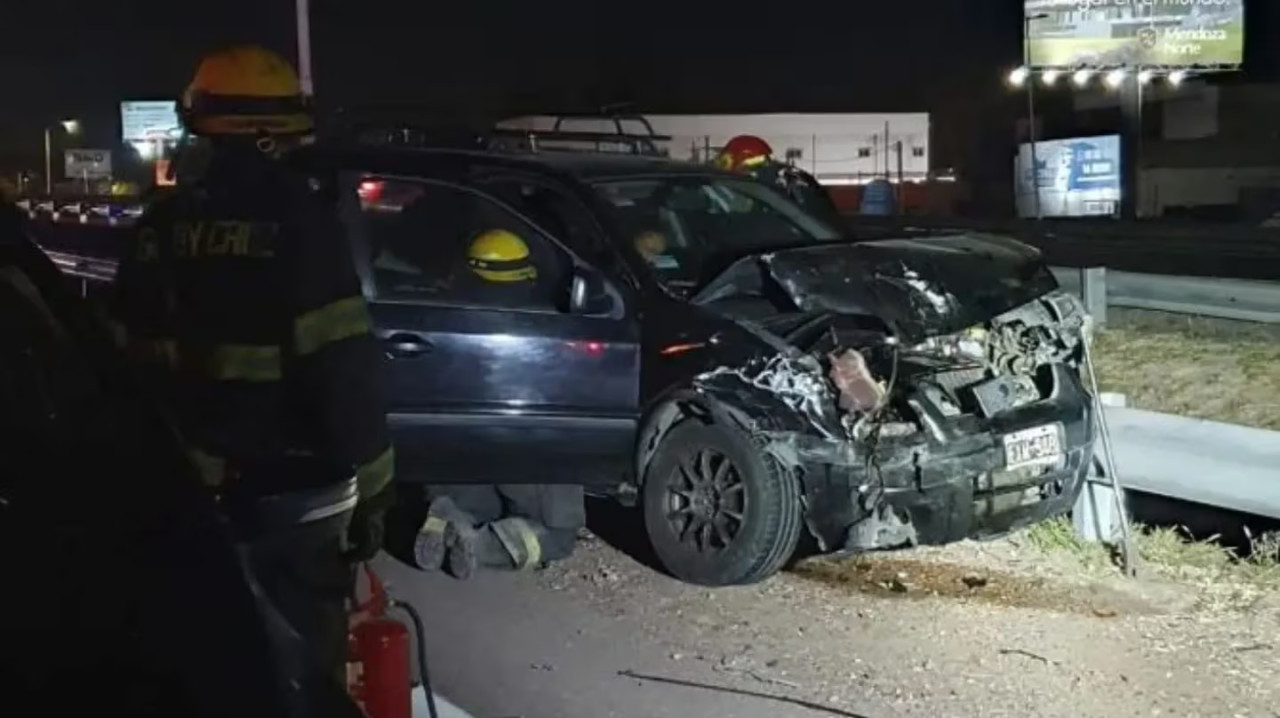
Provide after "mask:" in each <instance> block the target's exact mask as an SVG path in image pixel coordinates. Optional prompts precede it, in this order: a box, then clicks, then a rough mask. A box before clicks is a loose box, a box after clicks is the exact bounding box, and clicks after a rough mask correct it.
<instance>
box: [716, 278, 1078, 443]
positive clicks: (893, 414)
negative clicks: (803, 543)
mask: <svg viewBox="0 0 1280 718" xmlns="http://www.w3.org/2000/svg"><path fill="white" fill-rule="evenodd" d="M1086 321H1087V315H1086V314H1085V312H1084V308H1083V306H1082V305H1081V304H1080V301H1079V300H1078V299H1076V298H1075V297H1073V296H1072V295H1070V294H1068V293H1065V292H1061V291H1058V292H1052V293H1050V294H1047V295H1045V296H1043V297H1041V298H1039V299H1037V300H1035V301H1033V302H1030V303H1028V304H1025V305H1023V306H1021V307H1018V308H1016V309H1013V310H1011V311H1009V312H1006V313H1004V314H1001V315H1000V316H997V317H996V318H994V319H992V320H991V321H989V322H986V323H984V324H982V325H978V326H974V327H970V328H968V329H966V330H964V331H961V332H957V333H954V334H948V335H944V336H938V337H932V338H930V339H927V340H925V341H923V342H920V343H918V344H915V345H911V346H904V345H900V344H899V343H898V342H897V341H896V339H895V338H894V337H892V336H887V335H885V334H884V333H880V332H875V331H868V330H867V329H866V328H865V327H852V328H843V327H842V326H841V324H840V322H839V318H836V319H833V321H832V323H831V325H830V326H829V327H828V329H827V330H826V331H824V332H822V333H821V334H820V335H818V336H817V337H816V338H814V339H813V340H812V341H811V342H810V343H809V344H808V346H805V347H804V349H805V350H806V352H807V353H806V354H804V355H801V356H799V357H790V358H787V357H781V356H780V357H775V358H774V359H772V360H770V361H769V362H767V363H766V364H765V365H764V366H763V367H760V366H757V367H756V368H755V369H754V370H751V369H750V368H734V369H730V368H721V369H719V370H717V371H715V372H712V373H710V374H706V375H703V377H701V379H702V380H703V381H706V380H710V379H711V378H712V377H715V376H720V375H724V374H731V375H736V376H737V377H739V378H740V379H742V380H743V381H745V382H748V383H750V384H751V385H753V386H755V387H757V388H762V389H766V390H768V391H770V392H771V393H773V394H775V395H777V396H779V397H780V398H782V399H783V401H785V402H786V403H787V404H788V405H789V406H791V407H792V408H793V409H794V410H795V411H797V412H798V413H800V414H802V415H804V416H806V417H807V418H808V419H809V420H810V422H811V423H813V425H814V426H815V427H816V428H818V429H819V430H820V431H821V432H822V433H823V434H824V435H826V436H828V437H832V438H834V437H836V436H839V435H841V434H843V435H844V436H846V437H849V438H853V439H855V440H865V439H866V438H867V437H868V436H870V435H872V434H873V433H874V435H875V436H878V437H884V436H889V435H906V434H911V433H914V432H917V431H920V430H922V429H924V428H925V426H924V424H923V421H922V417H921V416H920V415H919V414H920V413H921V412H920V411H919V406H918V404H917V405H915V406H913V403H912V400H909V398H910V397H913V396H914V397H916V399H915V401H917V402H918V401H919V400H923V401H927V403H928V404H929V405H930V406H931V407H933V408H934V409H936V410H937V411H938V412H939V413H940V414H941V415H943V416H959V415H961V414H977V415H980V416H984V417H991V416H995V415H997V414H1000V413H1002V412H1005V411H1009V410H1011V409H1016V408H1018V407H1021V406H1025V405H1027V404H1030V403H1033V402H1036V401H1039V400H1041V399H1043V398H1047V397H1048V396H1050V395H1051V394H1052V392H1053V391H1054V386H1053V384H1054V373H1053V371H1051V367H1052V366H1053V365H1055V364H1060V363H1066V364H1068V365H1070V366H1073V367H1076V366H1078V364H1079V362H1080V361H1081V358H1082V342H1083V337H1084V329H1085V324H1086Z"/></svg>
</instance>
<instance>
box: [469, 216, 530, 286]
mask: <svg viewBox="0 0 1280 718" xmlns="http://www.w3.org/2000/svg"><path fill="white" fill-rule="evenodd" d="M467 265H468V266H469V267H471V271H473V272H475V273H476V274H477V275H479V276H480V277H482V278H484V279H487V280H489V281H490V282H523V281H526V280H531V279H537V278H538V269H537V267H534V266H533V262H532V261H530V259H529V245H527V244H525V242H524V240H523V239H521V238H520V236H519V235H517V234H515V233H514V232H508V231H507V230H505V229H491V230H488V231H486V232H483V233H481V234H480V235H478V236H477V237H476V238H475V239H473V240H471V246H470V247H468V248H467Z"/></svg>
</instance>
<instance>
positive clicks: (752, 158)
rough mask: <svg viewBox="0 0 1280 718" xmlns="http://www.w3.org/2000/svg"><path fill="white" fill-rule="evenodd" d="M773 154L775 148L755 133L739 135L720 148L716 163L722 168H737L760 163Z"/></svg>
mask: <svg viewBox="0 0 1280 718" xmlns="http://www.w3.org/2000/svg"><path fill="white" fill-rule="evenodd" d="M772 156H773V148H772V147H770V146H769V143H768V142H765V141H764V140H762V139H760V138H759V137H756V136H755V135H738V136H737V137H734V138H733V139H731V140H729V142H728V144H726V145H725V146H724V148H723V149H721V150H720V154H719V155H717V156H716V164H717V165H719V166H720V167H721V168H722V169H726V170H737V169H741V168H743V167H750V166H752V165H757V164H760V163H761V162H764V161H766V160H768V159H769V158H770V157H772Z"/></svg>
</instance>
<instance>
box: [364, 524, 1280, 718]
mask: <svg viewBox="0 0 1280 718" xmlns="http://www.w3.org/2000/svg"><path fill="white" fill-rule="evenodd" d="M1075 565H1076V564H1074V563H1070V562H1068V563H1059V562H1055V561H1054V560H1052V559H1050V558H1046V557H1044V556H1042V555H1039V554H1037V553H1034V552H1029V551H1028V549H1027V548H1026V547H1025V546H1024V545H1022V544H1020V543H1019V541H1018V540H1014V541H1007V540H1006V541H1001V542H995V543H989V544H981V545H976V544H961V545H957V546H953V547H948V548H946V549H940V550H926V551H915V552H911V553H906V554H895V555H885V556H881V557H879V558H878V559H877V562H876V563H874V564H867V566H869V568H859V569H857V570H855V571H849V572H848V573H844V574H840V575H828V574H825V573H823V572H821V571H817V570H816V571H809V572H806V573H800V574H797V573H786V574H782V575H779V576H776V577H774V578H772V579H770V580H769V581H767V582H765V583H763V584H761V585H758V586H750V587H741V588H731V589H716V590H707V589H705V588H698V587H694V586H687V585H683V584H679V583H677V582H675V581H673V580H671V579H668V578H666V577H664V576H661V575H659V574H657V573H656V572H654V571H652V570H650V569H648V568H645V567H644V566H643V565H641V564H639V563H637V562H636V561H634V560H632V559H630V558H628V557H627V556H625V555H623V554H622V553H620V552H618V551H616V550H615V549H613V548H612V547H611V546H609V545H608V544H606V543H604V542H603V541H601V540H599V539H596V540H591V541H588V542H586V543H583V544H580V545H579V549H578V552H577V555H575V556H574V557H573V558H571V559H570V560H568V561H567V562H564V563H562V564H559V565H557V566H553V567H551V568H550V569H548V570H546V571H543V572H540V573H538V574H523V575H511V574H494V573H490V574H481V575H479V576H477V577H476V578H474V579H472V581H470V582H467V583H462V582H456V581H453V580H451V579H448V578H443V577H439V576H427V575H425V574H422V573H420V572H417V571H414V570H413V569H410V568H407V567H405V566H403V565H401V564H399V563H396V562H394V561H393V560H391V559H388V558H384V559H380V560H379V562H378V567H379V570H380V572H381V573H382V575H383V576H384V578H386V579H388V582H389V584H390V588H391V591H392V593H393V594H394V595H397V596H398V597H400V598H403V599H405V600H408V601H411V602H413V603H414V604H415V605H416V606H417V607H418V608H419V610H420V612H421V613H422V614H423V615H424V620H425V622H426V624H427V633H428V638H427V641H428V652H429V661H430V665H431V670H432V675H433V681H434V684H435V688H436V691H437V692H438V693H439V694H441V695H443V696H445V697H447V698H448V699H449V700H450V701H452V702H453V703H455V704H457V705H459V706H460V707H462V708H463V709H465V710H466V711H467V712H468V713H470V714H471V715H473V716H475V717H476V718H515V717H516V716H519V717H520V718H690V717H692V716H706V717H708V718H793V717H794V718H811V717H812V718H817V717H818V716H866V717H867V718H971V717H972V716H979V715H980V716H992V717H993V718H994V717H997V716H999V717H1003V718H1015V717H1017V718H1022V717H1024V716H1029V715H1034V716H1037V717H1038V718H1057V717H1059V716H1061V717H1062V718H1081V717H1085V718H1089V717H1092V716H1097V717H1098V718H1112V717H1113V716H1120V715H1126V716H1128V715H1134V716H1136V715H1144V716H1146V715H1169V716H1173V715H1177V716H1203V717H1204V718H1218V717H1219V716H1231V715H1240V716H1245V715H1248V716H1280V713H1276V712H1275V711H1274V708H1275V706H1276V705H1278V704H1277V703H1276V700H1277V698H1280V692H1277V691H1276V690H1275V687H1274V683H1275V681H1274V678H1275V675H1277V674H1278V673H1280V652H1277V651H1276V650H1275V649H1274V643H1275V640H1274V639H1275V637H1276V636H1277V635H1280V602H1277V600H1276V599H1277V598H1280V594H1271V595H1272V596H1273V597H1272V598H1271V599H1267V600H1269V603H1266V602H1265V600H1264V599H1259V598H1258V597H1257V596H1251V597H1250V601H1251V602H1252V603H1251V604H1250V608H1249V610H1248V614H1247V615H1241V614H1232V613H1227V612H1224V611H1223V609H1222V607H1221V606H1216V607H1214V608H1212V609H1206V608H1204V606H1205V604H1204V603H1203V602H1204V600H1205V598H1204V595H1202V594H1200V593H1198V590H1197V589H1195V588H1190V587H1187V588H1181V587H1171V586H1169V585H1168V584H1165V583H1163V582H1126V581H1123V580H1121V579H1118V578H1111V579H1103V580H1101V581H1100V580H1099V575H1098V574H1096V573H1095V574H1092V575H1091V577H1090V578H1088V579H1085V577H1084V575H1082V574H1079V573H1075V572H1078V571H1079V570H1080V569H1078V568H1074V569H1073V568H1070V567H1069V566H1075ZM1063 566H1068V567H1067V568H1061V567H1063ZM1055 567H1059V568H1055ZM1060 571H1062V572H1060ZM623 673H630V674H633V675H640V676H649V678H636V677H633V676H624V675H622V674H623ZM657 679H662V680H657ZM669 681H676V682H680V683H682V684H676V683H671V682H669ZM689 684H695V685H689ZM708 686H710V688H708ZM765 696H773V697H774V698H768V697H765ZM775 698H782V699H788V700H790V701H804V702H808V703H809V704H811V705H812V704H816V705H817V707H816V708H815V707H805V706H802V705H800V704H799V703H797V702H781V701H779V700H775Z"/></svg>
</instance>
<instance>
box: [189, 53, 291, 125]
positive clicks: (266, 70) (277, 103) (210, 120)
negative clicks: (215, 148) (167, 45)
mask: <svg viewBox="0 0 1280 718" xmlns="http://www.w3.org/2000/svg"><path fill="white" fill-rule="evenodd" d="M182 112H183V117H184V118H185V120H186V123H187V126H188V127H189V128H190V129H191V131H192V132H194V133H196V134H199V135H257V134H264V133H265V134H271V135H287V134H305V133H308V132H310V131H311V130H312V128H313V127H314V125H315V123H314V120H313V118H312V115H311V107H310V103H309V101H308V99H307V98H306V97H304V96H303V94H302V83H301V82H300V81H299V80H298V73H297V72H295V71H294V69H293V66H292V65H290V64H289V61H288V60H285V59H284V58H283V57H281V56H280V55H277V54H276V53H274V52H272V51H270V50H267V49H264V48H261V47H256V46H252V45H246V46H242V47H232V48H228V49H226V50H219V51H217V52H214V53H212V54H210V55H207V56H205V58H204V59H203V60H201V61H200V66H199V67H198V68H196V76H195V78H193V79H192V80H191V84H190V85H188V86H187V89H186V92H184V93H183V95H182Z"/></svg>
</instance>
